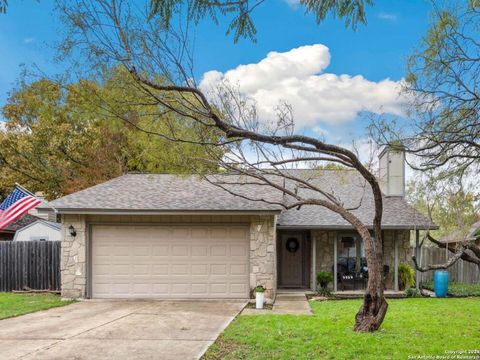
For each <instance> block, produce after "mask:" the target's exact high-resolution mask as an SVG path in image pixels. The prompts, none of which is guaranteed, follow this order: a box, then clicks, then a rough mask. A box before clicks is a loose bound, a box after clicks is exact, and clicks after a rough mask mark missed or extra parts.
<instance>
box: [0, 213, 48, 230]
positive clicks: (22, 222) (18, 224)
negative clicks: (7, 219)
mask: <svg viewBox="0 0 480 360" xmlns="http://www.w3.org/2000/svg"><path fill="white" fill-rule="evenodd" d="M37 220H39V218H38V217H36V216H33V215H30V214H25V215H23V216H22V217H21V218H19V219H17V220H15V221H14V222H12V223H11V224H9V225H7V226H6V227H5V228H3V229H2V230H0V232H8V233H14V232H16V231H17V230H19V229H21V228H23V227H25V226H28V225H30V224H32V223H34V222H35V221H37Z"/></svg>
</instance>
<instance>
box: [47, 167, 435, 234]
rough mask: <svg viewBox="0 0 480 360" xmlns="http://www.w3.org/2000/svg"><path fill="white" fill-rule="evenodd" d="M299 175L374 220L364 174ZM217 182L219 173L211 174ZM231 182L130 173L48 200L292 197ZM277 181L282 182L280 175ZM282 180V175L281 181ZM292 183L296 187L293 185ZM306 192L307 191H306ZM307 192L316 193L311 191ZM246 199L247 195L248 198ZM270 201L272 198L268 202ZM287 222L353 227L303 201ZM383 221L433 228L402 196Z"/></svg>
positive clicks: (224, 201) (184, 206)
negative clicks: (302, 204) (232, 192)
mask: <svg viewBox="0 0 480 360" xmlns="http://www.w3.org/2000/svg"><path fill="white" fill-rule="evenodd" d="M292 174H294V175H295V176H297V177H301V178H303V179H307V180H308V181H309V182H311V183H313V184H316V185H321V187H322V189H324V190H326V191H328V192H330V193H333V194H334V195H335V196H336V197H337V198H338V199H340V200H341V201H342V202H343V204H344V206H346V207H351V208H355V207H358V209H355V210H352V211H353V213H354V214H355V215H356V216H357V217H359V218H360V220H362V221H363V222H364V223H366V224H371V223H372V219H373V212H374V204H373V195H372V192H371V190H370V188H369V186H365V181H364V179H363V178H362V177H361V176H360V175H359V174H358V173H356V172H354V171H347V170H294V173H292ZM210 179H211V180H212V179H214V180H213V181H215V182H218V179H219V177H218V176H215V178H210ZM220 179H221V180H222V181H225V182H226V183H231V185H224V187H225V188H228V189H232V191H234V192H235V193H236V194H240V195H241V196H235V195H233V194H231V193H229V192H228V191H225V190H224V189H222V188H221V187H219V186H216V185H214V184H212V183H211V182H209V181H207V180H204V179H201V178H199V177H197V176H184V177H181V176H176V175H169V174H127V175H124V176H121V177H118V178H115V179H113V180H110V181H107V182H105V183H103V184H99V185H96V186H93V187H91V188H87V189H85V190H82V191H79V192H76V193H73V194H70V195H67V196H64V197H62V198H59V199H57V200H54V201H52V202H50V203H49V204H48V206H52V207H54V208H56V209H57V211H59V212H60V213H62V212H94V211H100V212H108V211H131V212H136V211H137V212H140V211H156V212H182V211H188V212H196V211H220V212H229V211H255V212H256V211H258V212H262V211H263V212H265V211H276V212H280V211H281V210H282V207H281V206H280V205H278V204H273V203H280V202H285V201H286V202H289V201H291V200H290V199H288V197H284V196H283V193H282V192H280V191H278V190H276V189H273V188H271V187H269V186H260V185H258V184H251V182H252V180H251V179H249V180H245V177H242V176H238V175H234V176H232V175H230V176H224V177H220ZM276 181H280V180H279V179H278V178H276ZM281 181H283V180H281ZM241 184H243V185H241ZM287 186H292V185H291V184H288V182H287ZM299 191H300V193H301V194H302V195H305V196H318V195H317V193H314V192H312V191H311V190H305V189H300V190H299ZM302 192H303V193H302ZM308 192H311V193H310V194H309V193H308ZM242 196H244V197H246V198H244V197H242ZM250 199H255V200H262V199H263V200H267V201H270V202H273V203H266V202H264V201H252V200H250ZM277 223H278V225H279V226H282V227H305V228H308V227H324V228H351V225H350V224H349V223H348V222H347V221H345V220H344V219H343V218H341V217H340V216H339V215H338V214H336V213H334V212H332V211H330V210H328V209H326V208H323V207H321V206H316V205H304V206H302V207H301V208H300V209H296V208H295V209H290V210H283V211H282V212H281V213H280V214H279V216H278V221H277ZM382 224H383V226H384V227H385V228H388V227H390V228H412V229H413V228H415V227H416V228H418V229H421V228H434V227H436V226H435V224H433V223H432V222H431V221H430V220H429V219H427V218H426V217H425V216H423V215H421V214H420V213H419V212H417V211H416V210H414V209H413V207H411V206H410V205H409V204H408V203H407V202H406V201H405V200H404V199H403V198H400V197H385V198H384V212H383V221H382Z"/></svg>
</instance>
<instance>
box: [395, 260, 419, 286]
mask: <svg viewBox="0 0 480 360" xmlns="http://www.w3.org/2000/svg"><path fill="white" fill-rule="evenodd" d="M398 283H399V284H398V285H399V287H400V289H401V290H404V289H408V288H411V287H413V286H415V270H413V267H411V266H410V265H409V264H407V263H400V265H398Z"/></svg>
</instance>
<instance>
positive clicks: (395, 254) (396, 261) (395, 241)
mask: <svg viewBox="0 0 480 360" xmlns="http://www.w3.org/2000/svg"><path fill="white" fill-rule="evenodd" d="M393 253H394V260H393V263H394V264H393V267H394V271H395V280H394V281H395V282H394V290H395V291H398V290H399V287H398V233H397V232H395V233H394V236H393Z"/></svg>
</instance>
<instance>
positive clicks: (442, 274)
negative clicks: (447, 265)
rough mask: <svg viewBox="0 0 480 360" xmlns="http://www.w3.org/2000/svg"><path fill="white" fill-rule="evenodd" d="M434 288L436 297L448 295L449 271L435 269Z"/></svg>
mask: <svg viewBox="0 0 480 360" xmlns="http://www.w3.org/2000/svg"><path fill="white" fill-rule="evenodd" d="M433 289H434V290H435V296H436V297H446V296H447V292H448V271H435V274H434V276H433Z"/></svg>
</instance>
